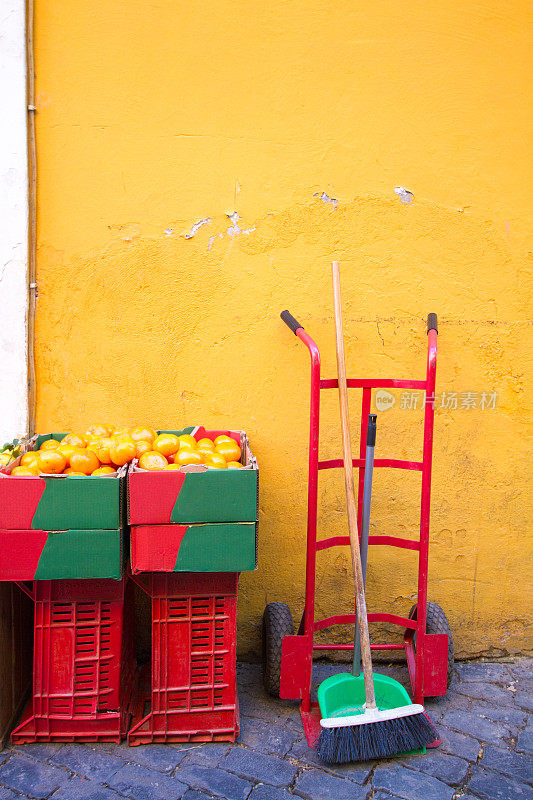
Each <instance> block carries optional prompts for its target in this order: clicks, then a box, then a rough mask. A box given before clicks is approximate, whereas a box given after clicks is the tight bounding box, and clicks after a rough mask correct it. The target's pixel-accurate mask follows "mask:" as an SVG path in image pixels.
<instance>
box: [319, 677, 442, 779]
mask: <svg viewBox="0 0 533 800" xmlns="http://www.w3.org/2000/svg"><path fill="white" fill-rule="evenodd" d="M373 679H374V692H375V696H376V705H377V709H367V708H366V707H365V684H364V678H363V674H362V673H361V674H360V675H357V676H354V675H349V674H347V673H341V674H340V675H333V676H332V677H331V678H327V679H326V680H325V681H323V682H322V683H321V684H320V686H319V687H318V704H319V706H320V713H321V715H322V719H321V721H320V725H321V733H320V738H319V740H318V744H317V752H318V754H319V756H320V757H321V758H322V760H323V761H325V762H327V763H330V764H345V763H348V762H350V761H369V760H371V759H375V758H389V757H390V756H395V755H399V754H400V753H402V754H403V753H409V752H412V751H416V752H422V753H424V752H425V747H426V745H428V744H430V743H431V742H433V741H435V738H436V733H435V729H434V727H433V725H432V723H431V721H430V720H429V718H428V717H427V716H426V714H425V713H424V707H423V706H421V705H415V704H414V703H412V702H411V699H410V697H409V695H408V694H407V692H406V690H405V689H404V687H403V686H402V685H401V683H398V681H395V680H393V678H389V677H387V676H386V675H379V674H378V673H374V674H373Z"/></svg>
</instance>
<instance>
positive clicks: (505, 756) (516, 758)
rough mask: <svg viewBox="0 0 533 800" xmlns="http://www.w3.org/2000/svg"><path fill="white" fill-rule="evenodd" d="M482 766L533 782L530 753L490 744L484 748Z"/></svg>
mask: <svg viewBox="0 0 533 800" xmlns="http://www.w3.org/2000/svg"><path fill="white" fill-rule="evenodd" d="M480 767H482V768H483V769H492V770H494V771H495V772H503V773H504V774H505V775H509V776H510V777H511V778H516V779H518V780H520V781H523V782H524V783H528V782H529V783H533V762H532V759H531V758H530V757H529V756H528V755H525V754H523V753H516V752H514V751H513V750H507V749H504V748H502V747H495V746H494V745H492V744H488V745H486V746H485V748H484V750H483V758H482V760H481V762H480ZM532 794H533V793H532Z"/></svg>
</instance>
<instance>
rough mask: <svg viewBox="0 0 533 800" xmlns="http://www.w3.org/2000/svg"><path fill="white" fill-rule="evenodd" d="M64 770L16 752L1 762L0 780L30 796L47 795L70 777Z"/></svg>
mask: <svg viewBox="0 0 533 800" xmlns="http://www.w3.org/2000/svg"><path fill="white" fill-rule="evenodd" d="M70 777H71V776H70V774H69V773H68V772H66V770H62V769H59V768H58V767H53V766H51V765H50V764H41V763H40V762H39V761H33V760H32V759H31V758H25V757H24V756H21V755H19V754H18V753H16V754H15V755H13V756H11V758H10V759H9V760H8V761H7V762H6V763H5V764H2V768H1V770H0V781H1V782H2V783H4V784H6V785H7V786H8V787H9V788H10V789H15V790H16V791H18V792H21V793H22V794H24V795H30V797H36V798H43V797H48V795H49V794H52V792H55V791H57V789H59V787H60V786H63V785H64V784H65V783H67V781H68V780H69V778H70Z"/></svg>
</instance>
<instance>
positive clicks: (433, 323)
mask: <svg viewBox="0 0 533 800" xmlns="http://www.w3.org/2000/svg"><path fill="white" fill-rule="evenodd" d="M430 331H437V333H438V332H439V328H438V326H437V315H436V314H433V313H431V314H428V330H427V332H428V333H429V332H430Z"/></svg>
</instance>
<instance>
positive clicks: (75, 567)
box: [0, 528, 124, 581]
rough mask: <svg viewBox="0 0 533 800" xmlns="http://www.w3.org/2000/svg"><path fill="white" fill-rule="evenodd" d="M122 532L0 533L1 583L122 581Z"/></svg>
mask: <svg viewBox="0 0 533 800" xmlns="http://www.w3.org/2000/svg"><path fill="white" fill-rule="evenodd" d="M123 561H124V554H123V531H122V529H120V528H119V529H117V530H65V531H43V530H13V529H5V528H4V529H0V581H32V580H36V581H45V580H64V579H76V578H114V579H116V580H118V579H119V578H121V577H122V568H123Z"/></svg>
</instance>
